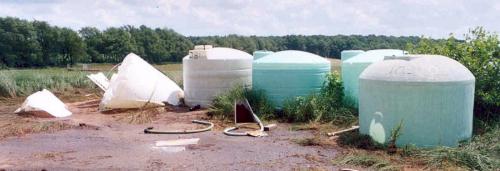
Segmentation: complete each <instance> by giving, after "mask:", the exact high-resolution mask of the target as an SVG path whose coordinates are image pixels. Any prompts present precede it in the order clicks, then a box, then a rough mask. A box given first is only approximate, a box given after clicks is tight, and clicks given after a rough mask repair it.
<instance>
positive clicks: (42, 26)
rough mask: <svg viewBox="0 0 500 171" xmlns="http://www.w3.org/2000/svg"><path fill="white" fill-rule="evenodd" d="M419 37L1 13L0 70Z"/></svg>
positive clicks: (316, 49)
mask: <svg viewBox="0 0 500 171" xmlns="http://www.w3.org/2000/svg"><path fill="white" fill-rule="evenodd" d="M419 40H420V38H419V37H415V36H412V37H394V36H375V35H368V36H360V35H350V36H344V35H337V36H321V35H315V36H303V35H289V36H266V37H262V36H238V35H228V36H206V37H186V36H183V35H181V34H179V33H177V32H175V31H173V30H171V29H165V28H156V29H152V28H149V27H146V26H140V27H138V28H137V27H134V26H123V27H118V28H116V27H111V28H108V29H106V30H102V31H101V30H99V29H97V28H94V27H85V28H82V29H80V30H78V31H74V30H71V29H69V28H61V27H57V26H51V25H49V24H48V23H47V22H43V21H27V20H21V19H18V18H13V17H4V18H2V17H0V68H1V67H41V66H63V65H66V64H75V63H77V62H84V63H117V62H120V61H121V60H122V59H123V57H124V56H125V55H126V54H128V53H130V52H134V53H136V54H138V55H140V56H141V57H143V58H144V59H145V60H147V61H149V62H152V63H162V62H178V61H181V59H182V57H184V56H185V55H186V54H187V52H188V51H189V49H192V47H193V46H194V45H195V44H212V45H214V46H223V47H231V48H235V49H240V50H244V51H246V52H248V53H252V52H253V51H255V50H260V49H264V50H272V51H280V50H291V49H293V50H303V51H308V52H311V53H315V54H318V55H320V56H324V57H330V58H339V56H340V52H341V51H342V50H345V49H363V50H368V49H379V48H397V49H404V48H405V47H406V46H407V45H408V44H416V43H417V42H419Z"/></svg>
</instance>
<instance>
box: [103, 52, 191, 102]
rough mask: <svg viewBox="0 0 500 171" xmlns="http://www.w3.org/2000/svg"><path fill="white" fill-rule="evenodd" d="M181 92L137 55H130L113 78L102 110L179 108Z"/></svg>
mask: <svg viewBox="0 0 500 171" xmlns="http://www.w3.org/2000/svg"><path fill="white" fill-rule="evenodd" d="M182 94H183V91H182V89H181V88H180V87H179V86H178V85H177V84H176V83H175V82H174V81H172V80H170V79H169V78H168V77H167V76H165V75H164V74H163V73H161V72H160V71H158V70H157V69H156V68H154V67H153V66H151V65H150V64H149V63H147V62H146V61H144V60H143V59H142V58H141V57H139V56H137V55H136V54H134V53H130V54H128V55H127V56H126V57H125V59H123V62H122V63H121V65H120V66H119V67H118V73H117V74H116V75H113V76H111V80H110V83H109V87H108V89H107V90H106V92H105V93H104V96H103V98H102V101H101V104H100V107H99V108H100V109H101V110H108V109H120V108H122V109H126V108H141V107H144V106H145V105H152V106H163V105H165V104H164V103H163V102H166V103H168V104H171V105H178V104H179V101H180V99H181V98H182V97H181V96H182Z"/></svg>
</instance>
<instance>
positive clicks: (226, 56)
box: [184, 45, 253, 60]
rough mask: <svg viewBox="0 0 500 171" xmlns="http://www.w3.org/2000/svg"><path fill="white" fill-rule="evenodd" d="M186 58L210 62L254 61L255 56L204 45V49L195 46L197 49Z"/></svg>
mask: <svg viewBox="0 0 500 171" xmlns="http://www.w3.org/2000/svg"><path fill="white" fill-rule="evenodd" d="M197 47H198V48H197ZM184 58H190V59H208V60H237V59H243V60H246V59H248V60H252V59H253V56H252V55H250V54H248V53H246V52H243V51H241V50H237V49H232V48H225V47H215V48H213V47H212V46H211V45H208V46H207V45H204V46H203V47H201V46H195V49H193V50H190V51H189V54H188V55H187V56H186V57H184Z"/></svg>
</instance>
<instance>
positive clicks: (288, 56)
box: [254, 50, 330, 64]
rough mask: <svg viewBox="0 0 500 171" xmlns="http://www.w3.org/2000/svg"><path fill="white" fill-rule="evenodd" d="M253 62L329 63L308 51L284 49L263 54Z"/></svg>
mask: <svg viewBox="0 0 500 171" xmlns="http://www.w3.org/2000/svg"><path fill="white" fill-rule="evenodd" d="M254 63H276V64H283V63H284V64H287V63H292V64H322V63H324V64H326V63H327V64H330V61H328V60H327V59H325V58H323V57H321V56H318V55H315V54H312V53H309V52H304V51H298V50H285V51H280V52H276V53H272V54H269V55H267V56H264V57H262V58H260V59H257V60H255V61H254Z"/></svg>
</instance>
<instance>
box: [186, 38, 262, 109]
mask: <svg viewBox="0 0 500 171" xmlns="http://www.w3.org/2000/svg"><path fill="white" fill-rule="evenodd" d="M252 61H253V57H252V55H250V54H248V53H246V52H243V51H240V50H236V49H231V48H219V47H218V48H212V47H211V46H196V47H195V49H194V50H191V51H189V55H187V56H186V57H184V58H183V59H182V66H183V68H182V70H183V78H184V79H183V81H184V98H185V99H184V100H185V102H186V104H187V105H189V106H193V105H197V104H199V105H201V106H203V107H207V106H208V105H209V104H210V103H211V102H212V100H213V98H214V97H215V96H216V95H217V94H219V93H221V92H224V91H227V90H229V89H231V88H233V87H234V86H236V85H242V86H246V87H248V88H251V86H252Z"/></svg>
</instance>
